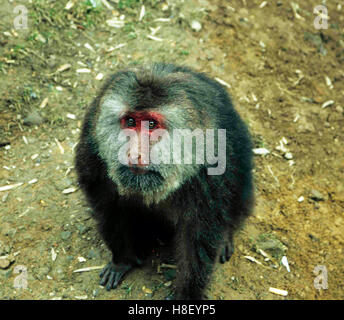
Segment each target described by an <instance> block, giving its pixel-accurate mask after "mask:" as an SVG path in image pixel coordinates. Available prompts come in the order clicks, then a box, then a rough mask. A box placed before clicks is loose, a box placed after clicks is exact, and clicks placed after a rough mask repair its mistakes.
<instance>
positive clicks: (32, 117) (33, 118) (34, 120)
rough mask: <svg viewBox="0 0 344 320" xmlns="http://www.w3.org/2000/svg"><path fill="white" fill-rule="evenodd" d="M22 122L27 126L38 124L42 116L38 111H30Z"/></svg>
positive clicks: (41, 120)
mask: <svg viewBox="0 0 344 320" xmlns="http://www.w3.org/2000/svg"><path fill="white" fill-rule="evenodd" d="M23 121H24V122H23V123H24V124H25V125H27V126H33V125H39V124H41V123H42V122H43V118H42V117H41V116H40V115H39V114H38V112H36V111H33V112H30V113H29V114H28V115H27V116H26V117H25V118H24V120H23Z"/></svg>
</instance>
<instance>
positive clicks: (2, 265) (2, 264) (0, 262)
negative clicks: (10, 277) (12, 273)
mask: <svg viewBox="0 0 344 320" xmlns="http://www.w3.org/2000/svg"><path fill="white" fill-rule="evenodd" d="M10 264H11V261H10V260H9V259H0V269H7V268H8V267H9V266H10Z"/></svg>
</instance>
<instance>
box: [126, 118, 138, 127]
mask: <svg viewBox="0 0 344 320" xmlns="http://www.w3.org/2000/svg"><path fill="white" fill-rule="evenodd" d="M127 126H128V127H135V126H136V123H135V119H134V118H128V119H127Z"/></svg>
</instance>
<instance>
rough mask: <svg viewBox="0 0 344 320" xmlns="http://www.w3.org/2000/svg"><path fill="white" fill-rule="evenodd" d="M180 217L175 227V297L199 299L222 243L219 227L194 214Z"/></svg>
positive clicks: (201, 297)
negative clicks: (190, 217)
mask: <svg viewBox="0 0 344 320" xmlns="http://www.w3.org/2000/svg"><path fill="white" fill-rule="evenodd" d="M182 220H184V221H179V223H178V227H177V230H178V231H177V241H176V243H177V244H178V246H179V247H177V248H176V252H177V257H176V258H177V266H178V273H177V279H176V292H175V298H176V299H178V300H179V299H182V300H184V299H186V300H202V299H204V297H203V295H202V292H203V290H204V288H205V286H206V285H207V282H208V280H209V275H210V274H211V272H212V268H213V265H214V263H215V259H216V256H217V252H218V247H219V246H220V244H221V243H222V228H221V227H220V226H219V225H216V224H213V225H211V224H209V223H208V222H207V221H205V220H202V219H199V218H197V217H194V218H193V219H187V220H188V221H185V219H183V218H182Z"/></svg>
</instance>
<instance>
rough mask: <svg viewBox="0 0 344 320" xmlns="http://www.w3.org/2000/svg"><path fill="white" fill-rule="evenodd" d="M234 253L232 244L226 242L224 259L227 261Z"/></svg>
mask: <svg viewBox="0 0 344 320" xmlns="http://www.w3.org/2000/svg"><path fill="white" fill-rule="evenodd" d="M233 253H234V249H233V246H232V244H228V245H227V246H226V260H227V261H229V260H230V258H231V257H232V254H233Z"/></svg>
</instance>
